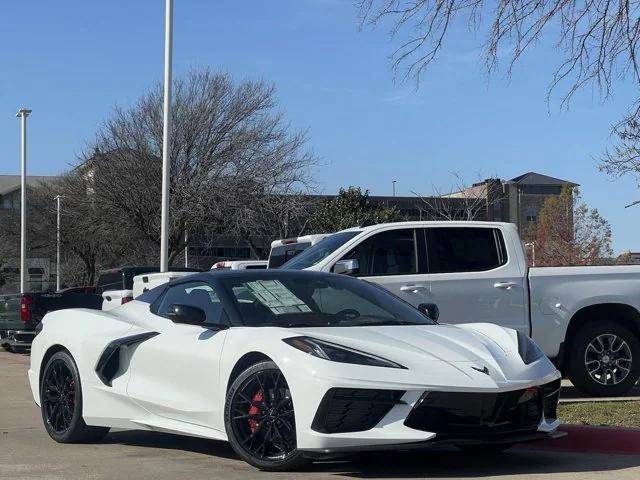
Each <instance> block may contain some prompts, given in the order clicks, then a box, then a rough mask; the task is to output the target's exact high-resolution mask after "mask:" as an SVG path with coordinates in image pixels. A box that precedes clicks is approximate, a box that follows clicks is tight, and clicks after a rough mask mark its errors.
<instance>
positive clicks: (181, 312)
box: [167, 304, 207, 325]
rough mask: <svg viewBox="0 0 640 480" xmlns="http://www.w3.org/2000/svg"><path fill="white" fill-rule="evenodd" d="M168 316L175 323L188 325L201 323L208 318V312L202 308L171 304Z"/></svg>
mask: <svg viewBox="0 0 640 480" xmlns="http://www.w3.org/2000/svg"><path fill="white" fill-rule="evenodd" d="M167 316H168V317H169V319H170V320H171V321H173V322H175V323H186V324H187V325H201V324H203V323H204V321H205V320H206V319H207V314H206V313H204V310H202V309H201V308H198V307H192V306H191V305H180V304H174V305H171V306H170V307H169V312H168V314H167Z"/></svg>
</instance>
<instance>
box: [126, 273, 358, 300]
mask: <svg viewBox="0 0 640 480" xmlns="http://www.w3.org/2000/svg"><path fill="white" fill-rule="evenodd" d="M333 277H341V278H344V279H351V280H353V281H358V280H357V279H355V278H353V277H349V276H346V275H338V274H336V273H326V272H315V271H308V270H280V269H278V268H272V269H267V270H209V271H207V272H202V273H194V274H193V275H186V276H184V277H180V278H176V279H175V280H172V281H170V282H168V283H163V284H162V285H158V286H157V287H154V288H152V289H151V290H148V291H146V292H144V293H143V294H142V295H140V296H138V297H137V298H136V300H138V301H141V302H144V303H153V302H155V301H156V299H157V298H158V297H159V296H160V295H162V293H163V292H164V291H165V290H166V289H167V288H168V287H171V286H174V285H180V284H183V283H190V282H198V281H200V282H207V283H209V282H212V281H216V280H221V279H243V280H244V281H253V280H278V279H292V278H293V279H306V280H313V279H316V280H319V279H322V278H333Z"/></svg>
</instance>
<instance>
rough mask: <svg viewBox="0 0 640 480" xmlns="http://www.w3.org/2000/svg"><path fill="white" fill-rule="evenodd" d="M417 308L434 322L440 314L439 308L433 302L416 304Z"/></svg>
mask: <svg viewBox="0 0 640 480" xmlns="http://www.w3.org/2000/svg"><path fill="white" fill-rule="evenodd" d="M418 310H420V313H422V314H423V315H424V316H425V317H428V318H430V319H431V320H433V321H434V322H437V321H438V317H439V316H440V309H439V308H438V305H436V304H435V303H421V304H420V305H418Z"/></svg>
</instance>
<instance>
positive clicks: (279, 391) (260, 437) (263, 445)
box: [224, 361, 310, 472]
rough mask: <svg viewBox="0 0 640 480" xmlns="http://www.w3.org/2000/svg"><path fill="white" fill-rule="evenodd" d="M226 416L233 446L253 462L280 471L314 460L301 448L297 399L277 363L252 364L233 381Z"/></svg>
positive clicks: (229, 436)
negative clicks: (292, 395)
mask: <svg viewBox="0 0 640 480" xmlns="http://www.w3.org/2000/svg"><path fill="white" fill-rule="evenodd" d="M224 419H225V429H226V431H227V438H228V439H229V443H230V444H231V447H232V448H233V450H234V451H235V452H236V454H237V455H238V456H239V457H240V458H241V459H242V460H244V461H245V462H247V463H249V464H250V465H253V466H254V467H257V468H259V469H261V470H267V471H276V472H278V471H290V470H297V469H300V468H301V467H303V466H305V465H306V464H308V463H309V462H310V460H309V459H307V458H305V456H304V454H303V452H300V451H299V450H298V449H297V445H296V437H295V416H294V411H293V400H292V398H291V393H290V390H289V387H288V384H287V382H286V379H285V378H284V375H282V372H281V371H280V369H279V368H278V367H277V365H276V364H275V363H274V362H271V361H265V362H260V363H257V364H255V365H252V366H250V367H248V368H247V369H246V370H244V371H243V372H242V373H241V374H240V375H239V376H238V377H237V378H236V379H235V380H234V381H233V383H232V385H231V387H230V388H229V391H228V392H227V398H226V402H225V415H224ZM276 440H277V441H276Z"/></svg>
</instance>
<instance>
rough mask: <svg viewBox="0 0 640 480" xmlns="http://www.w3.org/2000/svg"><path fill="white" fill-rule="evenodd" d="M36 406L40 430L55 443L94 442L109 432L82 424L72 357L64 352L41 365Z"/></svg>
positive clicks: (104, 428)
mask: <svg viewBox="0 0 640 480" xmlns="http://www.w3.org/2000/svg"><path fill="white" fill-rule="evenodd" d="M40 404H41V411H42V421H43V422H44V427H45V429H46V430H47V433H48V434H49V436H50V437H51V438H53V439H54V440H55V441H56V442H60V443H83V442H97V441H99V440H102V439H103V438H104V437H105V436H106V435H107V433H109V428H107V427H91V426H88V425H87V424H86V423H85V422H84V420H83V418H82V388H81V385H80V375H79V373H78V368H77V366H76V363H75V362H74V360H73V357H72V356H71V355H70V354H69V353H67V352H65V351H60V352H57V353H55V354H54V355H52V356H51V358H50V359H49V360H48V361H47V363H46V365H45V366H44V370H43V373H42V380H41V382H40Z"/></svg>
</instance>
